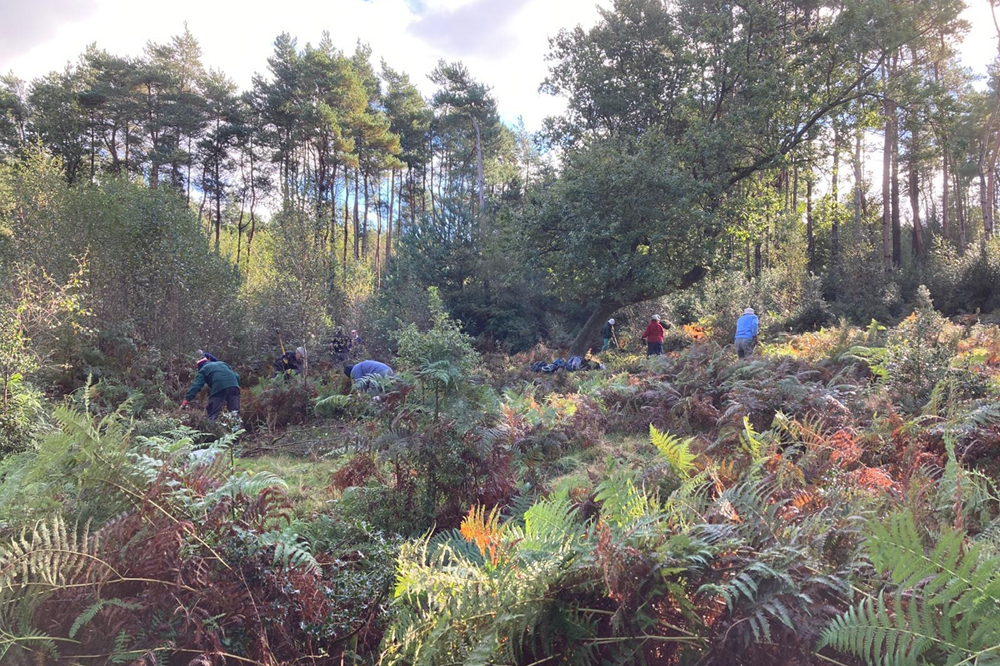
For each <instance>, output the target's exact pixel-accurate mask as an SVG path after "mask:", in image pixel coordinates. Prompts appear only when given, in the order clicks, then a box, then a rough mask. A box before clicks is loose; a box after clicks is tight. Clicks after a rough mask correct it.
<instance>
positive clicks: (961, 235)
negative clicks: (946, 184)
mask: <svg viewBox="0 0 1000 666" xmlns="http://www.w3.org/2000/svg"><path fill="white" fill-rule="evenodd" d="M951 174H952V178H953V179H954V180H955V216H956V217H957V218H958V251H959V252H960V253H962V254H964V253H965V246H966V245H967V244H968V242H969V235H968V228H967V226H966V224H965V197H963V196H962V178H961V176H960V175H959V173H958V171H957V170H955V169H952V172H951Z"/></svg>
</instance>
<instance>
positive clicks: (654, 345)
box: [642, 314, 667, 357]
mask: <svg viewBox="0 0 1000 666" xmlns="http://www.w3.org/2000/svg"><path fill="white" fill-rule="evenodd" d="M666 334H667V333H666V329H664V328H663V324H661V323H660V315H658V314H655V315H653V318H652V320H651V321H650V322H649V326H647V327H646V331H645V332H644V333H643V334H642V339H643V340H645V341H646V356H647V357H649V356H660V355H661V354H663V339H664V338H665V337H666Z"/></svg>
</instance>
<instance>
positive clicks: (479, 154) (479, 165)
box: [472, 117, 486, 215]
mask: <svg viewBox="0 0 1000 666" xmlns="http://www.w3.org/2000/svg"><path fill="white" fill-rule="evenodd" d="M472 125H473V127H475V128H476V171H477V176H478V179H479V214H480V215H482V214H483V210H484V208H485V206H486V194H485V189H486V185H485V180H484V179H483V143H482V135H481V133H480V131H479V121H477V120H476V119H475V117H473V118H472Z"/></svg>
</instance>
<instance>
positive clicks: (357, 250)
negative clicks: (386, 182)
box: [354, 169, 361, 261]
mask: <svg viewBox="0 0 1000 666" xmlns="http://www.w3.org/2000/svg"><path fill="white" fill-rule="evenodd" d="M360 180H361V174H360V173H359V172H358V170H357V169H354V261H360V260H361V220H360V218H359V217H358V183H359V181H360Z"/></svg>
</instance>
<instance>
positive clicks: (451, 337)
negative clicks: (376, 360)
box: [396, 287, 479, 418]
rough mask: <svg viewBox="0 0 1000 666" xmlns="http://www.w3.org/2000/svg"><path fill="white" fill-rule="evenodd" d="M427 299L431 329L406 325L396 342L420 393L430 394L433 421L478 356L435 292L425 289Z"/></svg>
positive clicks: (401, 359) (466, 378) (460, 384)
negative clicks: (425, 391) (423, 329)
mask: <svg viewBox="0 0 1000 666" xmlns="http://www.w3.org/2000/svg"><path fill="white" fill-rule="evenodd" d="M427 299H428V307H429V309H430V313H431V327H430V328H429V329H428V330H427V331H423V332H421V331H420V330H419V329H418V328H417V326H416V325H415V324H409V325H408V326H406V327H405V328H403V329H402V330H401V331H399V332H398V333H397V336H396V339H397V342H398V346H399V351H398V358H399V360H400V362H401V363H402V364H403V367H404V368H407V369H410V370H411V371H412V372H413V374H414V376H415V377H416V378H417V381H418V382H420V385H421V389H422V392H423V391H424V389H427V388H429V389H430V391H431V393H432V394H433V400H434V403H433V404H434V415H435V418H436V417H437V415H438V414H439V413H440V408H441V400H442V398H448V397H450V396H452V395H454V394H455V393H457V391H458V390H459V388H460V387H461V386H462V385H463V384H465V383H466V382H467V381H468V379H469V373H470V372H471V371H472V369H473V367H474V366H475V364H476V362H477V361H478V360H479V354H478V353H477V352H476V350H475V349H474V348H473V346H472V339H471V338H469V336H467V335H465V334H464V333H463V332H462V329H461V326H460V325H459V323H458V322H456V321H455V320H453V319H452V318H451V317H449V316H448V313H447V312H446V311H445V309H444V303H443V302H442V301H441V296H440V295H439V294H438V291H437V289H435V288H434V287H430V288H428V290H427Z"/></svg>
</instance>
